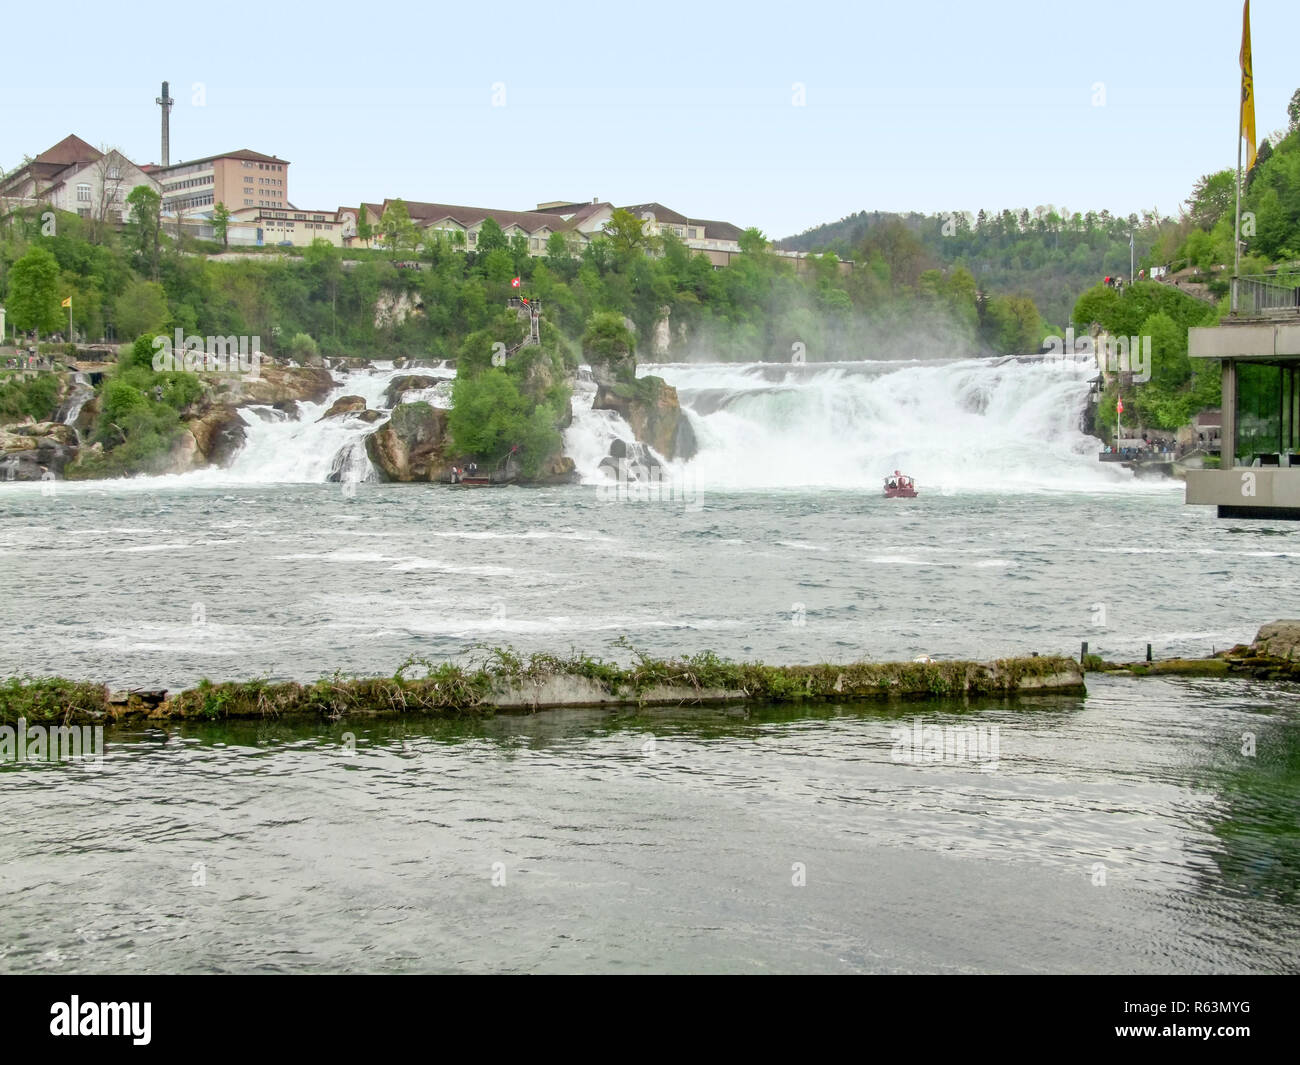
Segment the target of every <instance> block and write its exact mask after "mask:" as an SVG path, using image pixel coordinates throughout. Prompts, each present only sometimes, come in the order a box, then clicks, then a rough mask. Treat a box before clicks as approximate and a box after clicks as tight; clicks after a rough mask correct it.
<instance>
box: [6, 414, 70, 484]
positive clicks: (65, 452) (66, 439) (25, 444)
mask: <svg viewBox="0 0 1300 1065" xmlns="http://www.w3.org/2000/svg"><path fill="white" fill-rule="evenodd" d="M76 453H77V431H76V430H75V429H74V428H73V427H72V426H71V425H62V424H60V423H59V422H27V423H25V424H22V425H6V426H4V427H3V428H0V481H39V480H42V479H46V480H48V479H49V477H50V476H53V477H60V476H62V474H63V468H64V466H66V465H67V464H68V462H69V461H70V460H71V459H72V458H73V457H74V456H75V455H76Z"/></svg>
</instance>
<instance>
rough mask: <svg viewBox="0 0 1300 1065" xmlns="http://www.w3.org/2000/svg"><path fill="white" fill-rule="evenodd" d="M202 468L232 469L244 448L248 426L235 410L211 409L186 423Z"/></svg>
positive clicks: (218, 407)
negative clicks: (211, 466) (208, 466)
mask: <svg viewBox="0 0 1300 1065" xmlns="http://www.w3.org/2000/svg"><path fill="white" fill-rule="evenodd" d="M186 428H187V429H188V430H189V433H190V436H191V438H192V439H193V441H194V447H195V449H196V451H197V453H198V454H197V459H198V462H199V464H200V465H204V464H211V465H214V466H229V465H230V463H231V461H232V460H233V459H234V457H235V456H236V455H237V454H238V453H239V449H240V448H242V447H243V446H244V439H245V434H246V432H247V427H246V426H245V425H244V419H243V418H241V417H240V416H239V412H238V411H237V410H236V409H235V408H234V407H228V406H217V407H209V408H208V410H207V411H206V412H205V413H204V414H203V415H201V416H200V417H198V418H195V419H193V420H191V421H189V422H187V423H186Z"/></svg>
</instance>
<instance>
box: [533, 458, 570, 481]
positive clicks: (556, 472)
mask: <svg viewBox="0 0 1300 1065" xmlns="http://www.w3.org/2000/svg"><path fill="white" fill-rule="evenodd" d="M577 479H578V471H577V467H576V466H575V465H574V463H573V459H571V458H569V456H568V455H561V454H556V455H552V456H551V457H550V458H548V459H547V460H546V461H545V462H543V463H542V465H541V467H540V468H539V469H538V471H537V476H536V477H533V478H530V479H529V480H528V483H529V484H542V485H546V484H573V482H574V481H576V480H577Z"/></svg>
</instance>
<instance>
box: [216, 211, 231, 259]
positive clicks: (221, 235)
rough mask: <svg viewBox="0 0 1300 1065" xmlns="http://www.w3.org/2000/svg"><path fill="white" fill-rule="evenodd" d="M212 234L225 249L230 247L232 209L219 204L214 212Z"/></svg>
mask: <svg viewBox="0 0 1300 1065" xmlns="http://www.w3.org/2000/svg"><path fill="white" fill-rule="evenodd" d="M212 233H213V235H214V236H215V237H216V238H217V240H219V241H221V246H222V247H223V248H229V247H230V208H228V207H227V206H226V205H225V204H224V203H218V204H217V206H216V209H215V210H213V212H212Z"/></svg>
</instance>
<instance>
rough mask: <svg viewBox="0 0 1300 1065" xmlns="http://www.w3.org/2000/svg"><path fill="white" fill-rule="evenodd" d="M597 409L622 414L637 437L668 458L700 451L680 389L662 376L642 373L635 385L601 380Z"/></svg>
mask: <svg viewBox="0 0 1300 1065" xmlns="http://www.w3.org/2000/svg"><path fill="white" fill-rule="evenodd" d="M592 409H593V410H612V411H617V412H618V413H619V414H620V415H622V417H623V420H624V421H625V422H627V424H628V425H629V426H631V428H632V432H634V433H635V434H636V438H637V440H639V441H640V442H641V443H643V444H648V445H649V446H650V447H652V448H654V449H655V450H656V451H657V452H659V454H661V455H662V456H663V457H664V458H667V459H688V458H691V457H692V456H693V455H694V454H695V451H696V447H697V445H696V441H695V432H694V430H692V429H691V423H690V421H689V420H688V419H687V417H686V415H685V414H683V413H682V408H681V404H680V403H679V402H678V400H677V389H675V388H673V386H672V385H670V384H668V383H667V382H666V381H664V380H663V379H662V378H659V377H642V378H640V379H639V380H638V381H637V383H636V384H635V385H626V384H621V383H614V384H603V383H602V384H600V385H599V387H598V388H597V389H596V398H595V400H594V401H593V403H592Z"/></svg>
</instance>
